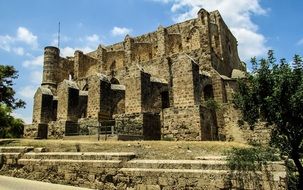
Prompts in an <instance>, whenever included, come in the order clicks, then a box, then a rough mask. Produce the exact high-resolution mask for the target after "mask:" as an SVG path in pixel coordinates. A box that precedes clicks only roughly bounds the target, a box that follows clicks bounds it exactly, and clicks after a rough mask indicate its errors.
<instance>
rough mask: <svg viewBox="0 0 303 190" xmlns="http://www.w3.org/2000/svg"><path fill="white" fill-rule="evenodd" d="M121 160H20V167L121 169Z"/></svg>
mask: <svg viewBox="0 0 303 190" xmlns="http://www.w3.org/2000/svg"><path fill="white" fill-rule="evenodd" d="M121 163H122V161H121V160H66V159H24V158H22V159H19V160H18V164H20V165H32V166H34V167H37V166H38V167H51V166H57V167H60V168H63V169H64V168H65V169H66V168H67V167H76V166H77V167H82V168H84V169H85V168H86V169H87V170H90V169H91V167H93V168H97V167H99V168H100V167H104V168H121V167H122V166H121Z"/></svg>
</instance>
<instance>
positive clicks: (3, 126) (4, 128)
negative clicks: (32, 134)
mask: <svg viewBox="0 0 303 190" xmlns="http://www.w3.org/2000/svg"><path fill="white" fill-rule="evenodd" d="M16 78H18V71H17V70H16V69H15V68H14V67H13V66H7V65H0V138H8V137H20V136H21V135H22V133H23V121H22V120H21V119H16V118H14V117H13V116H12V115H11V113H12V111H13V110H15V109H17V108H24V107H25V102H24V101H23V100H20V99H16V98H15V94H16V92H15V90H14V89H13V85H14V83H13V80H14V79H16Z"/></svg>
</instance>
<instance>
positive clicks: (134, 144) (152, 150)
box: [0, 139, 249, 159]
mask: <svg viewBox="0 0 303 190" xmlns="http://www.w3.org/2000/svg"><path fill="white" fill-rule="evenodd" d="M76 145H80V151H83V152H135V153H136V154H137V156H138V158H140V159H194V158H195V157H197V156H207V155H222V154H224V153H225V152H226V151H227V150H230V149H231V148H233V147H243V148H244V147H249V145H246V144H242V143H237V142H216V141H202V142H201V141H113V140H109V141H104V140H103V141H89V140H51V139H49V140H34V139H3V140H0V146H34V147H46V148H47V149H48V150H49V151H53V152H76V151H77V149H76Z"/></svg>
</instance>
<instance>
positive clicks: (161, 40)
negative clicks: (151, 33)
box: [157, 26, 168, 57]
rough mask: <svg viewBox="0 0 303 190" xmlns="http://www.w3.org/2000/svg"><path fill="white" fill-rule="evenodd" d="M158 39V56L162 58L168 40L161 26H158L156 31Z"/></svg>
mask: <svg viewBox="0 0 303 190" xmlns="http://www.w3.org/2000/svg"><path fill="white" fill-rule="evenodd" d="M157 38H158V56H160V57H162V56H165V55H166V54H167V50H166V44H167V40H168V35H167V30H166V29H165V28H164V27H163V26H159V27H158V30H157Z"/></svg>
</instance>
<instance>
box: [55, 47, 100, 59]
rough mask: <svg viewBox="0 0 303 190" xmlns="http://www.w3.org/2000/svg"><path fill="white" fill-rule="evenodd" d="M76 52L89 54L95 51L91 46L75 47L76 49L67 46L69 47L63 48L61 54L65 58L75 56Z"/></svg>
mask: <svg viewBox="0 0 303 190" xmlns="http://www.w3.org/2000/svg"><path fill="white" fill-rule="evenodd" d="M76 50H80V51H82V52H83V53H88V52H91V51H94V49H93V48H92V47H89V46H85V47H75V48H72V47H69V46H67V47H64V48H61V49H60V53H61V56H63V57H66V56H74V53H75V51H76Z"/></svg>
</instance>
